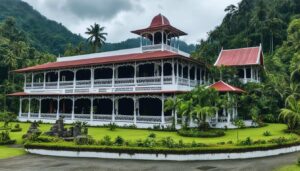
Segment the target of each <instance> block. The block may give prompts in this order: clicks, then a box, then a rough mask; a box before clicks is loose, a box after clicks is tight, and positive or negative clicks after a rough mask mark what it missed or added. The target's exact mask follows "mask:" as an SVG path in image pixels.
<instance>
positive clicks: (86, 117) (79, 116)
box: [74, 114, 91, 119]
mask: <svg viewBox="0 0 300 171" xmlns="http://www.w3.org/2000/svg"><path fill="white" fill-rule="evenodd" d="M74 118H75V119H90V118H91V117H90V114H74Z"/></svg>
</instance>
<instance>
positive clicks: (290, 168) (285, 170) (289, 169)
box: [275, 164, 300, 171]
mask: <svg viewBox="0 0 300 171" xmlns="http://www.w3.org/2000/svg"><path fill="white" fill-rule="evenodd" d="M299 170H300V166H299V165H296V164H293V165H287V166H283V167H281V168H279V169H276V170H275V171H299Z"/></svg>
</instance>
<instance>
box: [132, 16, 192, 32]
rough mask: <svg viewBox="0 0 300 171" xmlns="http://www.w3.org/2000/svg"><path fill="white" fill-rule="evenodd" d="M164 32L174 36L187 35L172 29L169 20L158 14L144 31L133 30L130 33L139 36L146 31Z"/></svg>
mask: <svg viewBox="0 0 300 171" xmlns="http://www.w3.org/2000/svg"><path fill="white" fill-rule="evenodd" d="M162 29H163V30H165V31H169V32H172V33H174V34H176V36H182V35H187V33H185V32H183V31H181V30H179V29H177V28H175V27H173V26H172V25H171V24H170V22H169V20H168V19H167V17H165V16H163V15H161V14H158V15H156V16H155V17H154V18H153V19H152V21H151V24H150V26H149V27H147V28H144V29H139V30H134V31H131V32H132V33H135V34H138V35H141V34H142V33H145V32H148V31H157V30H162Z"/></svg>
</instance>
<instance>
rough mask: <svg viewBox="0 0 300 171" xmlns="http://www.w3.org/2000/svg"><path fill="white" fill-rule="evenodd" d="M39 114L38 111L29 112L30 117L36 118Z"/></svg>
mask: <svg viewBox="0 0 300 171" xmlns="http://www.w3.org/2000/svg"><path fill="white" fill-rule="evenodd" d="M38 117H39V114H38V113H30V118H38Z"/></svg>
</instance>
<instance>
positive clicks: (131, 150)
mask: <svg viewBox="0 0 300 171" xmlns="http://www.w3.org/2000/svg"><path fill="white" fill-rule="evenodd" d="M295 145H300V142H299V141H296V142H292V143H285V144H281V145H278V144H269V145H267V144H266V145H259V146H243V147H241V146H235V147H228V148H224V147H223V148H220V147H195V148H173V149H171V148H163V147H153V148H145V147H128V146H95V145H71V146H70V145H59V144H47V143H28V144H25V145H24V147H25V148H26V149H45V150H58V151H60V150H61V151H77V152H80V151H90V152H91V151H92V152H114V153H127V154H135V153H145V154H207V153H234V152H237V153H238V152H251V151H266V150H271V149H278V148H284V147H291V146H295Z"/></svg>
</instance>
